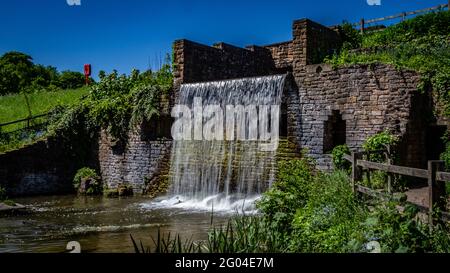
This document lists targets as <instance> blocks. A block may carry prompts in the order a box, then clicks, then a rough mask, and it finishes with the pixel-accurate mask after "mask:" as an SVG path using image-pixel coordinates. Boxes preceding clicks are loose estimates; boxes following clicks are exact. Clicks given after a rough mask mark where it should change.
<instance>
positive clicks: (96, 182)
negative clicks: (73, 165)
mask: <svg viewBox="0 0 450 273" xmlns="http://www.w3.org/2000/svg"><path fill="white" fill-rule="evenodd" d="M87 181H88V182H89V183H86V184H85V187H86V188H84V189H83V190H80V187H81V186H82V183H83V182H87ZM73 186H74V187H75V189H76V190H77V191H78V192H80V193H83V194H87V195H95V194H100V193H101V192H102V190H103V188H102V183H101V180H100V177H99V175H98V174H97V172H96V171H95V170H94V169H91V168H87V167H85V168H81V169H79V170H78V171H77V173H76V174H75V177H74V178H73Z"/></svg>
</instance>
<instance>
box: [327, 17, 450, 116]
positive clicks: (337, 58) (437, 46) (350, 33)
mask: <svg viewBox="0 0 450 273" xmlns="http://www.w3.org/2000/svg"><path fill="white" fill-rule="evenodd" d="M449 21H450V11H441V12H437V13H430V14H426V15H422V16H418V17H416V18H413V19H410V20H406V21H403V22H401V23H399V24H396V25H393V26H390V27H388V28H386V29H384V30H382V31H378V32H370V33H367V34H363V35H362V34H360V33H359V32H358V31H356V30H355V29H353V28H352V27H351V26H350V25H349V24H344V25H343V27H342V30H343V37H344V46H343V47H342V48H341V49H340V50H339V51H338V52H337V53H336V54H334V55H333V56H330V57H329V58H327V60H326V61H327V62H328V63H330V64H332V65H334V66H343V65H349V64H372V63H378V62H381V63H387V64H392V65H395V66H397V67H400V68H408V69H412V70H415V71H418V72H420V73H421V76H422V85H421V88H422V89H423V90H424V91H427V90H428V89H433V90H434V91H435V92H436V94H437V96H438V97H439V98H440V99H442V101H443V102H444V103H445V105H446V114H447V115H450V93H449V91H450V36H449V35H450V24H449V23H448V22H449Z"/></svg>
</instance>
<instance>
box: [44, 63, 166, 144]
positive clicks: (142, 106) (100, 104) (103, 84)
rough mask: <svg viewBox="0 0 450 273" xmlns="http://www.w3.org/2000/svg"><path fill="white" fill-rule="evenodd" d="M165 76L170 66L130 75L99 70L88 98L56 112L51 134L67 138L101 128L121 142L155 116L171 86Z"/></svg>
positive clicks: (133, 72)
mask: <svg viewBox="0 0 450 273" xmlns="http://www.w3.org/2000/svg"><path fill="white" fill-rule="evenodd" d="M169 73H170V66H163V68H162V70H161V71H158V72H156V73H151V72H144V73H140V72H139V71H138V70H133V71H132V73H131V75H130V76H126V75H119V74H118V73H117V71H113V72H112V73H111V74H109V75H107V74H106V73H105V72H103V71H101V72H100V74H99V77H100V82H99V83H97V84H95V85H93V86H92V87H91V91H90V93H89V95H88V96H86V97H85V98H83V99H82V100H81V102H80V103H79V104H77V105H74V106H72V107H69V108H68V109H65V110H63V111H60V113H61V115H59V116H58V118H56V119H55V120H56V121H55V122H54V125H53V126H52V128H53V131H54V132H55V133H58V134H65V135H67V136H68V135H77V133H78V132H79V131H83V130H84V131H87V132H91V135H92V134H93V132H97V131H98V129H99V128H103V129H106V130H107V132H108V133H109V135H110V136H112V137H113V139H114V140H118V141H121V142H122V143H124V142H125V141H126V140H127V135H128V131H129V130H130V129H133V128H135V127H136V125H138V124H139V123H140V122H142V121H144V120H150V119H151V118H152V117H153V116H154V115H158V114H159V111H158V108H159V100H160V97H161V96H162V95H164V94H165V93H166V92H168V90H169V89H170V88H171V86H172V77H171V76H170V77H168V75H169ZM80 120H81V121H82V122H80ZM74 125H75V126H74Z"/></svg>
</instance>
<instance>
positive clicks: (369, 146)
mask: <svg viewBox="0 0 450 273" xmlns="http://www.w3.org/2000/svg"><path fill="white" fill-rule="evenodd" d="M397 143H398V138H397V137H396V136H394V135H392V134H391V133H389V132H387V131H384V132H381V133H378V134H376V135H373V136H371V137H369V138H368V139H366V141H365V142H364V143H363V145H362V147H363V149H364V151H366V152H371V151H378V150H385V149H386V148H387V147H388V146H391V151H392V150H393V148H394V147H395V145H396V144H397ZM369 160H370V161H374V162H384V161H385V156H384V154H383V153H373V154H371V155H370V158H369Z"/></svg>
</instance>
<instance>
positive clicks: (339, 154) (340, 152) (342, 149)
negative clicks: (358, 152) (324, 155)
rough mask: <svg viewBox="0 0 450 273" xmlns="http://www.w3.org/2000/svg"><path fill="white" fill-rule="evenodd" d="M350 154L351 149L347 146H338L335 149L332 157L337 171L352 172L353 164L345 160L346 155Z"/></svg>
mask: <svg viewBox="0 0 450 273" xmlns="http://www.w3.org/2000/svg"><path fill="white" fill-rule="evenodd" d="M348 154H350V149H349V148H348V146H347V145H346V144H345V145H339V146H336V147H335V148H334V149H333V151H332V153H331V155H332V158H333V165H334V168H335V169H338V170H347V171H350V169H351V163H350V162H349V161H347V160H345V159H344V155H348Z"/></svg>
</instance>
